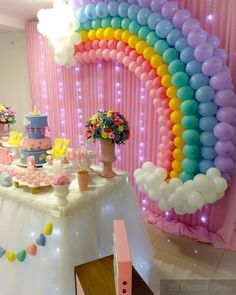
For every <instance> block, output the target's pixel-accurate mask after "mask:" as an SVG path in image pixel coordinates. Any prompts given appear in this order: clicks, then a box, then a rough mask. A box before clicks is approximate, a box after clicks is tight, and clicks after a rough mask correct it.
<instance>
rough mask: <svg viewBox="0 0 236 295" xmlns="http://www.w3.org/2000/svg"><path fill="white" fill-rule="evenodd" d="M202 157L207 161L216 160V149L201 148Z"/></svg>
mask: <svg viewBox="0 0 236 295" xmlns="http://www.w3.org/2000/svg"><path fill="white" fill-rule="evenodd" d="M201 157H202V158H203V159H206V160H214V159H215V157H216V152H215V149H214V147H205V146H203V147H202V148H201Z"/></svg>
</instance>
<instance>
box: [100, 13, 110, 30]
mask: <svg viewBox="0 0 236 295" xmlns="http://www.w3.org/2000/svg"><path fill="white" fill-rule="evenodd" d="M111 19H112V18H111V17H110V16H108V17H105V18H104V19H102V21H101V24H102V27H103V28H107V27H111Z"/></svg>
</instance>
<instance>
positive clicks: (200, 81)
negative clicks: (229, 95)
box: [190, 73, 209, 90]
mask: <svg viewBox="0 0 236 295" xmlns="http://www.w3.org/2000/svg"><path fill="white" fill-rule="evenodd" d="M208 83H209V78H208V77H207V76H206V75H204V74H201V73H199V74H195V75H193V76H192V77H191V78H190V86H191V87H192V88H193V89H194V90H197V89H198V88H200V87H202V86H206V85H208Z"/></svg>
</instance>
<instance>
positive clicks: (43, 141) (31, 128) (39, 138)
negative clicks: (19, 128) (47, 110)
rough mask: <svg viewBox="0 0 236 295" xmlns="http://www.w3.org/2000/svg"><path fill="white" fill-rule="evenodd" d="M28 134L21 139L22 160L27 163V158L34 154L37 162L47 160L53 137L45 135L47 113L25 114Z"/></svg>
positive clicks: (42, 162) (41, 162)
mask: <svg viewBox="0 0 236 295" xmlns="http://www.w3.org/2000/svg"><path fill="white" fill-rule="evenodd" d="M24 125H25V126H26V136H25V137H24V138H23V139H22V141H21V151H20V160H21V162H22V163H24V164H26V163H27V158H28V157H30V156H34V159H35V164H37V165H39V164H44V163H45V162H46V156H47V151H48V150H49V149H50V148H51V138H49V137H45V131H46V128H47V126H48V118H47V115H44V114H40V113H32V114H29V115H26V116H25V120H24Z"/></svg>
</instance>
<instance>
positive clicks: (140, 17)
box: [137, 8, 152, 26]
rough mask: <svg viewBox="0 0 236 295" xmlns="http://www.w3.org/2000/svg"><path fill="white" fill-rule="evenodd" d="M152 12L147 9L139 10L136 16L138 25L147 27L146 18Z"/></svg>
mask: <svg viewBox="0 0 236 295" xmlns="http://www.w3.org/2000/svg"><path fill="white" fill-rule="evenodd" d="M151 13H152V11H151V10H150V9H149V8H141V9H140V10H139V12H138V15H137V21H138V22H139V23H140V25H143V26H145V25H147V22H148V18H149V16H150V15H151Z"/></svg>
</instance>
